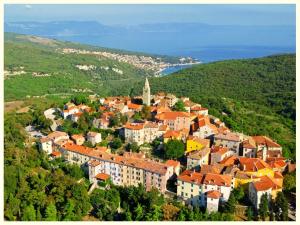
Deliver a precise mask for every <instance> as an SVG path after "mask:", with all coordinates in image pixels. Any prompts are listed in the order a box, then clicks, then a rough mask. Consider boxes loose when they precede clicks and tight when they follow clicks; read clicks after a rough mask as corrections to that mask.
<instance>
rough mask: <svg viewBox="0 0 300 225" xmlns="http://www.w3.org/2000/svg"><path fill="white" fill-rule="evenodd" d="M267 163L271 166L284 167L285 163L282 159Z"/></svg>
mask: <svg viewBox="0 0 300 225" xmlns="http://www.w3.org/2000/svg"><path fill="white" fill-rule="evenodd" d="M268 164H269V165H270V166H271V167H272V168H284V167H286V165H287V164H286V163H285V161H283V160H273V161H270V162H268Z"/></svg>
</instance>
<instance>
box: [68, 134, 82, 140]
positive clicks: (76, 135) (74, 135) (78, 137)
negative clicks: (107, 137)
mask: <svg viewBox="0 0 300 225" xmlns="http://www.w3.org/2000/svg"><path fill="white" fill-rule="evenodd" d="M71 138H72V139H74V140H78V139H82V138H83V139H84V137H83V135H82V134H73V135H72V136H71Z"/></svg>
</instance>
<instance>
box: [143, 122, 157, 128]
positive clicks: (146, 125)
mask: <svg viewBox="0 0 300 225" xmlns="http://www.w3.org/2000/svg"><path fill="white" fill-rule="evenodd" d="M144 128H158V124H157V123H154V122H150V121H147V122H146V123H145V126H144Z"/></svg>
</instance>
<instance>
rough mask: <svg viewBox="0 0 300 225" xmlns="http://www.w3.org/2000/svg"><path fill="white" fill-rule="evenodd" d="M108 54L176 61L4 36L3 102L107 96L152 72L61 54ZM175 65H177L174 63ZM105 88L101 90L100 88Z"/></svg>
mask: <svg viewBox="0 0 300 225" xmlns="http://www.w3.org/2000/svg"><path fill="white" fill-rule="evenodd" d="M65 48H67V49H76V50H81V51H90V52H91V51H96V52H108V53H114V54H120V55H130V56H132V57H143V56H146V57H152V58H153V60H162V61H164V60H165V61H166V62H168V60H170V62H173V61H172V60H175V61H176V60H177V58H176V57H167V56H160V59H157V58H156V57H158V56H152V55H147V54H144V55H143V54H142V53H134V52H128V51H122V50H115V49H108V48H101V47H94V46H89V45H82V44H77V43H72V42H65V41H58V40H55V39H48V38H44V37H38V36H32V35H20V34H15V33H5V42H4V69H5V88H4V91H5V100H16V99H22V98H25V97H26V96H28V95H29V96H41V95H45V94H60V93H64V94H72V93H75V92H78V91H79V92H82V91H85V92H87V93H94V92H97V93H99V94H102V95H106V94H108V92H107V91H108V90H110V88H112V89H113V88H114V85H116V84H118V83H120V84H122V82H124V81H131V82H135V81H138V80H139V79H143V77H145V76H153V75H154V71H152V70H149V69H144V68H142V67H136V66H134V65H133V64H132V63H130V62H128V63H127V62H123V61H119V60H116V59H114V58H113V57H111V58H109V57H104V56H102V55H96V54H76V53H74V54H65V53H64V54H63V52H62V49H65ZM176 62H177V61H176ZM103 87H105V88H103Z"/></svg>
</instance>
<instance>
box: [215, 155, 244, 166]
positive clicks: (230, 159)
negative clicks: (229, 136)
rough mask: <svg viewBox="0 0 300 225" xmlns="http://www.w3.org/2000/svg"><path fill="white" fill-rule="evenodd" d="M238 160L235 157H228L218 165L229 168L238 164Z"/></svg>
mask: <svg viewBox="0 0 300 225" xmlns="http://www.w3.org/2000/svg"><path fill="white" fill-rule="evenodd" d="M238 160H239V158H238V157H237V156H229V157H227V158H225V159H223V160H222V161H221V162H219V164H222V165H224V166H231V165H235V164H237V163H238Z"/></svg>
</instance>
